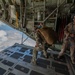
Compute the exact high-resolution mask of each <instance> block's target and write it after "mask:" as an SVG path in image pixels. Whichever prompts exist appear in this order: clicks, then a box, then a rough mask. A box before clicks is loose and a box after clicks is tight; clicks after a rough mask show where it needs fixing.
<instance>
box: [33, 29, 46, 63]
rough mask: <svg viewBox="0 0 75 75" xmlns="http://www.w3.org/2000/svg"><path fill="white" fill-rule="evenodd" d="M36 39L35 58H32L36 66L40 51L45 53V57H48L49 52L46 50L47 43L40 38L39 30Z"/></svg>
mask: <svg viewBox="0 0 75 75" xmlns="http://www.w3.org/2000/svg"><path fill="white" fill-rule="evenodd" d="M35 39H36V45H35V47H34V49H33V57H32V62H33V63H34V64H36V59H37V53H38V51H39V50H42V51H43V54H44V56H45V57H47V52H46V50H45V41H43V39H42V38H41V37H40V35H39V33H38V29H37V30H36V32H35Z"/></svg>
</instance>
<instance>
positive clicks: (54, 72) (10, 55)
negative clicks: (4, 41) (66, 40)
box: [0, 43, 75, 75]
mask: <svg viewBox="0 0 75 75" xmlns="http://www.w3.org/2000/svg"><path fill="white" fill-rule="evenodd" d="M32 51H33V48H32V47H29V46H25V45H21V44H17V43H16V44H14V45H13V46H11V47H9V48H7V49H5V50H3V51H2V52H0V75H75V65H73V64H72V63H71V61H70V58H69V56H68V55H64V56H63V57H61V58H60V59H57V54H58V52H57V51H53V50H50V49H49V50H48V56H49V58H48V59H46V58H44V56H43V54H42V52H38V58H37V65H34V64H32V62H31V59H32Z"/></svg>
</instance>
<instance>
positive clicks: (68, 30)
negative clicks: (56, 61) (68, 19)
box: [58, 23, 75, 63]
mask: <svg viewBox="0 0 75 75" xmlns="http://www.w3.org/2000/svg"><path fill="white" fill-rule="evenodd" d="M64 35H65V38H64V40H63V45H62V49H61V51H60V53H59V56H58V57H60V56H62V55H63V54H64V51H65V50H66V48H67V47H70V56H71V61H72V63H74V52H75V25H74V24H73V23H69V24H68V25H67V26H66V27H65V29H64Z"/></svg>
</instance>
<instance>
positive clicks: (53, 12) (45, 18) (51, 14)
mask: <svg viewBox="0 0 75 75" xmlns="http://www.w3.org/2000/svg"><path fill="white" fill-rule="evenodd" d="M63 3H65V1H63V2H62V3H61V4H60V5H59V6H58V7H57V8H55V9H54V11H52V13H50V14H49V15H48V16H47V17H46V18H45V20H44V21H43V23H44V22H45V21H46V20H47V19H48V18H49V17H50V16H51V15H52V14H53V13H54V12H55V11H56V10H57V9H58V8H59V7H60V6H61V5H63Z"/></svg>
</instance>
